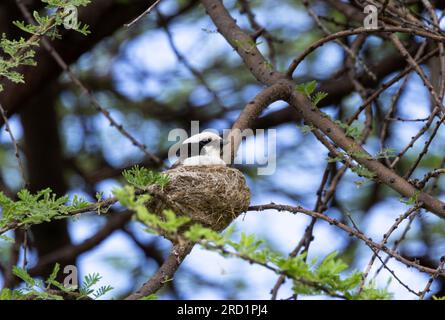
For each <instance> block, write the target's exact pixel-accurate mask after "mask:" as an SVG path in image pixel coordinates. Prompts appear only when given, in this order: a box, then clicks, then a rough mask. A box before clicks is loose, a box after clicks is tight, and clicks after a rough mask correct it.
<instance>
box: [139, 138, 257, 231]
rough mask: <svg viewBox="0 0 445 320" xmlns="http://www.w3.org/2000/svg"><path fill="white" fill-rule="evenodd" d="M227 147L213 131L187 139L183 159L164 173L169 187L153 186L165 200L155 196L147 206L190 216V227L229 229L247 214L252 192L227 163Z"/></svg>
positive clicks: (158, 213)
mask: <svg viewBox="0 0 445 320" xmlns="http://www.w3.org/2000/svg"><path fill="white" fill-rule="evenodd" d="M226 144H227V141H226V140H224V139H223V138H221V137H220V136H219V135H217V134H215V133H212V132H201V133H199V134H195V135H193V136H191V137H190V138H188V139H185V140H184V141H183V142H182V144H181V147H180V148H179V150H178V152H177V156H178V157H179V159H178V160H177V161H176V162H175V163H174V164H173V165H172V167H171V168H170V169H168V170H166V171H163V174H165V175H167V176H168V178H169V182H168V184H167V185H166V186H165V187H163V188H161V187H159V186H158V185H151V186H150V188H151V191H153V193H154V194H162V197H152V199H151V200H150V201H149V202H148V203H147V208H148V209H149V211H150V212H152V213H155V214H157V215H159V216H163V212H164V210H166V209H171V210H172V211H173V212H175V213H176V214H177V215H180V216H187V217H189V218H190V219H191V222H190V224H193V223H198V224H201V225H203V226H205V227H209V228H211V229H212V230H215V231H221V230H223V229H225V228H226V227H227V226H228V225H229V224H230V223H231V222H232V221H233V220H234V219H235V218H236V217H238V216H239V215H240V214H241V213H242V212H245V211H246V210H247V209H248V207H249V203H250V190H249V188H248V187H247V184H246V180H245V178H244V175H243V174H242V173H241V171H239V170H238V169H236V168H232V167H231V166H230V165H226V163H225V162H224V161H223V159H222V149H223V146H224V145H226ZM188 226H189V224H187V225H186V226H184V228H185V229H186V228H187V227H188ZM164 236H166V235H164ZM171 240H173V239H171Z"/></svg>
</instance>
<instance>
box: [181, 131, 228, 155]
mask: <svg viewBox="0 0 445 320" xmlns="http://www.w3.org/2000/svg"><path fill="white" fill-rule="evenodd" d="M225 144H227V141H226V140H224V139H222V138H221V137H220V136H219V135H217V134H215V133H213V132H201V133H198V134H195V135H194V136H191V137H190V138H188V139H186V140H184V141H183V142H182V148H181V149H182V150H184V149H185V147H186V149H185V150H187V151H188V153H187V154H188V157H192V156H197V155H201V156H210V157H220V156H221V153H222V149H223V146H224V145H225Z"/></svg>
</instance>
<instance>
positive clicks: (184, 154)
mask: <svg viewBox="0 0 445 320" xmlns="http://www.w3.org/2000/svg"><path fill="white" fill-rule="evenodd" d="M210 142H211V140H201V141H199V142H193V143H187V144H183V145H181V147H179V149H178V150H177V151H176V156H177V157H179V158H182V159H185V158H190V157H194V156H199V155H200V154H201V151H202V148H204V146H206V145H207V144H209V143H210Z"/></svg>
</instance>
